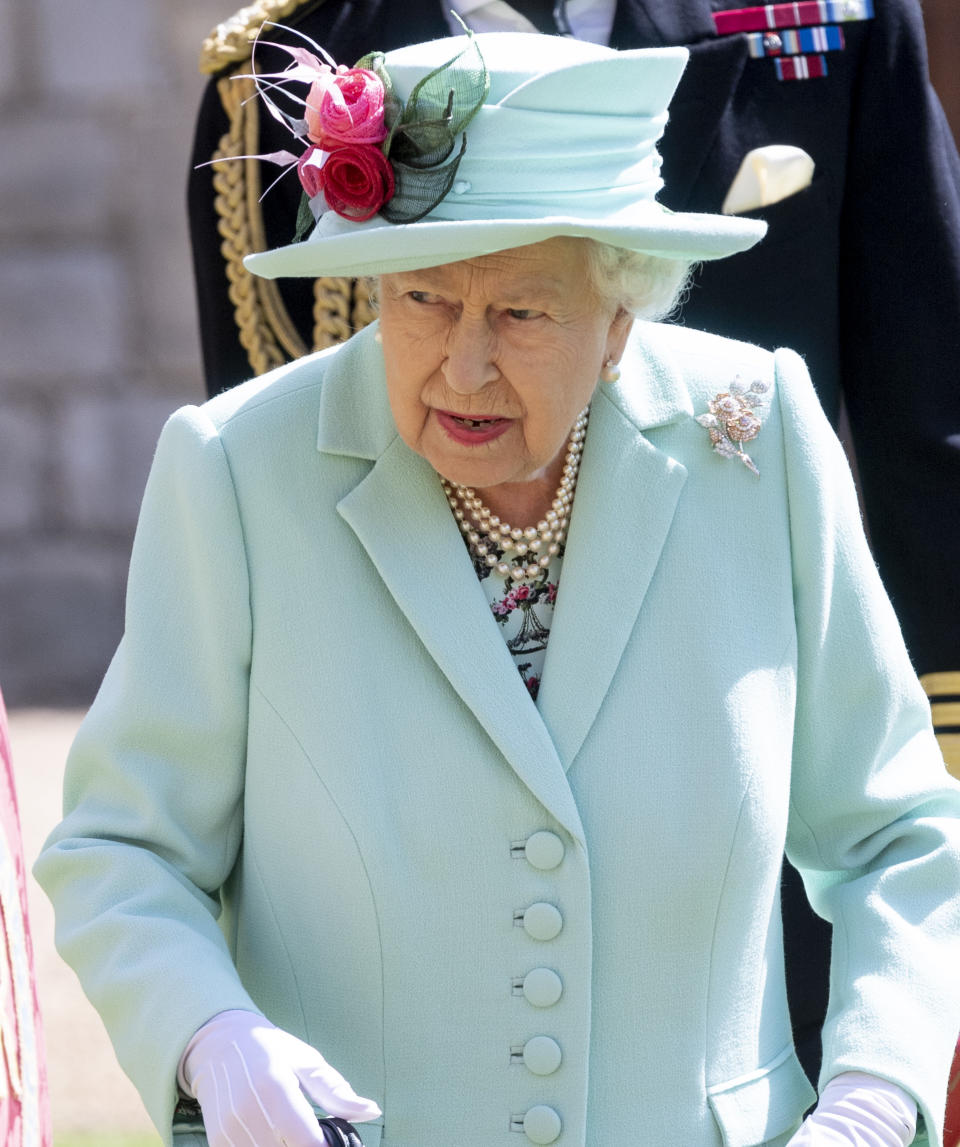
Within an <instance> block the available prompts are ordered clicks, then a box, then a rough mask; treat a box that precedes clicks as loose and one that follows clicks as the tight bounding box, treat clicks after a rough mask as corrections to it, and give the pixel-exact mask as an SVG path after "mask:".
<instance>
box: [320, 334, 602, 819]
mask: <svg viewBox="0 0 960 1147" xmlns="http://www.w3.org/2000/svg"><path fill="white" fill-rule="evenodd" d="M352 343H353V344H355V345H350V346H348V348H345V350H344V351H343V352H341V354H340V355H339V356H338V357H337V358H336V359H334V360H333V361H332V362H331V364H330V369H329V370H328V372H327V375H326V377H325V380H324V385H323V389H322V394H323V398H322V401H321V412H320V437H319V440H318V442H319V446H320V449H321V450H324V451H327V452H333V453H341V454H349V455H352V456H354V457H368V458H370V459H371V460H372V461H373V462H374V465H373V467H372V469H371V470H370V471H369V472H368V473H367V475H366V476H365V477H364V478H363V479H362V480H361V481H360V482H359V483H358V484H357V485H356V486H355V487H354V488H353V489H352V490H351V491H350V492H349V493H348V494H347V495H346V496H345V497H344V498H342V499H341V501H340V502H339V503H338V506H337V510H338V512H339V514H340V515H341V517H342V518H343V519H344V520H345V521H346V522H347V523H348V525H349V526H350V527H351V529H352V530H353V531H354V533H355V534H356V536H357V538H358V539H359V541H360V543H361V544H362V545H363V547H364V548H365V550H366V552H367V554H368V555H369V557H370V560H371V561H372V562H373V564H374V566H375V567H376V569H377V572H378V574H379V575H380V577H381V578H382V580H383V583H384V585H385V586H386V588H387V589H388V591H389V592H390V594H391V595H392V597H393V599H394V600H395V601H396V603H397V605H398V606H399V608H400V609H401V610H402V612H403V614H404V616H405V617H406V618H407V621H408V622H409V623H410V625H411V626H412V628H413V629H414V630H415V632H416V634H417V636H418V637H419V639H420V641H421V642H422V643H423V645H424V647H425V648H426V650H427V652H428V653H429V654H430V656H431V657H432V658H433V660H434V661H435V662H436V664H437V666H438V667H439V669H440V670H441V671H442V672H443V674H444V675H445V676H446V678H447V680H448V681H449V682H450V684H451V686H452V687H453V688H454V689H455V690H456V692H457V693H458V694H459V696H460V697H461V698H462V700H463V702H464V704H465V705H466V706H467V707H468V708H469V709H470V711H471V712H472V713H473V715H474V716H475V717H476V719H477V720H478V721H479V722H480V724H481V725H482V726H483V727H484V729H485V730H486V732H487V733H488V735H489V736H490V738H491V740H492V741H493V742H494V744H496V746H497V748H498V749H499V750H500V752H501V753H502V754H503V756H504V757H505V758H506V760H507V761H508V762H509V764H510V766H511V767H512V768H513V770H514V771H515V772H516V773H517V775H518V776H519V777H520V779H521V780H522V781H523V782H524V784H525V785H526V786H527V787H528V788H529V789H530V791H531V792H532V793H533V794H534V796H535V797H536V798H537V799H538V800H539V801H540V802H541V803H542V804H543V805H544V806H545V807H546V808H547V809H548V810H549V811H550V812H551V813H552V815H553V816H555V817H556V818H557V820H558V821H559V822H560V823H561V824H563V825H564V826H565V827H566V828H567V829H568V830H569V831H570V832H571V834H572V835H573V836H574V837H576V838H577V839H580V840H581V841H582V839H583V828H582V826H581V824H580V818H579V814H578V812H577V808H576V804H575V802H574V800H573V796H572V794H571V792H570V788H569V786H568V785H567V781H566V777H565V776H564V771H563V768H562V766H561V764H560V761H559V758H558V756H557V752H556V749H555V748H554V745H553V742H552V740H551V738H550V734H549V733H548V731H547V728H546V726H545V725H544V723H543V721H542V720H541V718H540V715H539V713H538V712H537V710H536V708H535V706H534V705H533V703H532V701H531V700H530V696H529V694H528V693H527V690H526V687H525V686H524V684H523V681H522V679H521V677H520V674H519V673H518V672H517V670H516V668H515V666H514V664H513V659H512V658H511V656H510V654H509V652H508V650H507V647H506V644H505V643H504V640H503V637H502V635H501V634H500V631H499V629H498V627H497V624H496V621H495V620H494V618H493V615H492V614H491V612H490V608H489V605H488V604H487V600H486V597H485V595H484V593H483V589H482V587H481V586H480V584H479V582H478V581H477V577H476V574H475V573H474V571H473V566H472V563H471V561H470V558H469V555H468V553H467V549H466V547H465V546H464V544H463V541H462V539H461V537H460V533H459V530H458V529H457V528H456V525H455V523H454V520H453V517H452V515H451V513H450V507H449V506H448V505H447V500H446V497H445V496H444V494H443V490H442V488H441V486H440V482H439V480H438V479H437V476H436V474H435V473H434V471H433V469H432V468H431V466H430V465H429V464H428V463H427V462H426V461H425V460H424V459H423V458H421V457H420V456H419V455H417V454H415V453H414V452H413V451H412V450H410V449H409V448H408V447H407V446H406V445H405V444H404V443H403V441H402V440H401V439H400V438H399V437H398V435H397V433H396V428H395V426H394V423H393V419H392V417H391V415H390V411H389V404H388V403H387V400H386V390H385V384H384V382H383V367H382V359H381V357H380V353H379V348H378V347H377V346H376V344H375V343H374V342H373V339H372V337H369V336H367V335H366V334H364V335H361V336H358V337H357V338H355V339H354V340H352Z"/></svg>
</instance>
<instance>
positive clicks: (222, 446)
mask: <svg viewBox="0 0 960 1147" xmlns="http://www.w3.org/2000/svg"><path fill="white" fill-rule="evenodd" d="M196 409H197V410H198V411H199V412H200V413H202V414H203V416H204V418H205V419H206V421H207V423H208V424H209V425H210V426H211V427H212V429H213V430H214V431H215V433H214V435H213V438H214V440H215V441H216V443H217V446H218V447H219V450H220V455H221V457H222V458H223V464H224V466H225V467H226V470H227V477H228V478H229V480H230V489H231V490H232V491H233V505H234V511H235V513H236V516H237V529H238V530H239V532H240V548H241V550H242V551H243V562H244V567H245V570H246V575H247V633H248V634H249V638H248V641H247V728H246V732H245V736H244V744H243V778H244V787H246V776H247V751H248V748H249V745H250V687H251V685H252V684H253V640H254V632H253V629H254V627H253V578H252V577H251V574H250V548H249V546H248V545H247V532H246V530H245V529H244V525H243V513H242V511H241V509H240V495H239V493H238V492H237V483H236V479H235V478H234V474H233V467H232V466H231V465H230V455H229V453H228V452H227V445H226V443H225V442H224V441H223V436H222V435H221V432H220V427H219V426H217V424H216V423H215V422H214V421H213V419H212V418H210V416H209V415H208V414H207V413H206V412H205V411H203V410H201V409H200V408H199V407H197V408H196ZM237 803H238V816H239V820H240V839H239V840H238V841H237V852H239V851H240V849H241V848H242V846H243V819H244V818H243V797H242V796H241V797H240V799H239V801H238V802H237ZM223 847H224V858H226V853H227V851H228V850H229V841H224V846H223ZM221 867H223V865H221Z"/></svg>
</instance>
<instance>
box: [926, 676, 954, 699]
mask: <svg viewBox="0 0 960 1147" xmlns="http://www.w3.org/2000/svg"><path fill="white" fill-rule="evenodd" d="M920 684H921V685H922V686H923V687H924V689H925V690H926V691H927V696H928V697H944V696H946V695H947V694H951V693H952V694H954V695H955V696H957V697H960V672H958V671H956V670H953V671H951V672H947V673H924V675H923V676H922V677H921V678H920Z"/></svg>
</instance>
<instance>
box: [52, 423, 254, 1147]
mask: <svg viewBox="0 0 960 1147" xmlns="http://www.w3.org/2000/svg"><path fill="white" fill-rule="evenodd" d="M250 642H251V623H250V607H249V593H248V584H247V564H246V557H245V552H244V541H243V531H242V526H241V522H240V517H239V513H238V506H237V503H236V499H235V497H234V491H233V485H232V481H231V476H230V472H229V467H228V463H227V460H226V457H225V455H224V451H223V448H222V444H221V442H220V439H219V438H218V436H217V434H216V432H215V430H214V428H213V426H212V425H211V423H210V421H209V420H208V419H207V417H206V415H205V414H204V413H203V412H202V411H200V410H197V409H196V408H185V409H184V410H182V411H180V412H178V413H177V414H176V415H174V416H173V417H172V418H171V420H170V421H169V422H168V423H167V426H166V427H165V429H164V431H163V434H162V436H161V439H160V443H159V446H158V449H157V454H156V458H155V460H154V464H153V467H152V470H151V474H150V478H149V480H148V483H147V488H146V493H145V496H144V503H143V508H142V511H141V517H140V523H139V525H138V529H137V536H136V540H135V543H134V549H133V555H132V559H131V567H130V579H129V585H128V598H127V618H126V629H125V633H124V637H123V640H122V642H121V644H120V647H119V649H118V651H117V653H116V655H115V657H114V659H113V662H112V663H111V665H110V668H109V670H108V672H107V675H106V677H105V679H104V682H103V685H102V687H101V689H100V692H99V694H98V696H97V698H96V700H95V702H94V704H93V706H92V708H91V710H90V712H89V714H88V716H87V717H86V719H85V721H84V722H83V725H82V727H81V729H80V731H79V733H78V735H77V738H76V741H75V743H74V746H73V748H72V750H71V753H70V757H69V760H68V763H67V774H66V782H65V792H64V813H65V816H64V820H63V821H62V823H61V824H60V825H59V827H58V828H57V829H55V830H54V832H53V834H52V835H51V837H50V839H49V840H48V841H47V843H46V845H45V847H44V850H43V852H42V853H41V856H40V858H39V860H38V861H37V864H36V868H35V873H36V876H37V878H38V880H39V881H40V883H41V884H42V885H43V887H44V889H45V890H46V892H47V894H48V895H49V896H50V898H51V900H52V901H53V904H54V907H55V909H56V916H57V929H56V940H57V947H58V949H59V951H60V952H61V954H62V955H63V957H64V959H65V960H66V961H67V962H68V963H69V964H70V965H72V967H73V968H74V970H75V971H76V973H77V975H78V976H79V978H80V981H81V983H82V985H83V988H84V990H85V992H86V994H87V996H88V997H89V999H90V1001H91V1002H92V1003H93V1005H94V1007H95V1008H96V1009H97V1011H98V1012H99V1013H100V1015H101V1016H102V1018H103V1020H104V1023H105V1024H106V1027H107V1029H108V1031H109V1033H110V1036H111V1039H112V1040H113V1044H114V1047H115V1049H116V1052H117V1056H118V1059H119V1061H120V1063H121V1065H122V1067H123V1068H124V1070H125V1071H126V1072H127V1074H128V1075H129V1076H130V1078H131V1079H132V1080H133V1082H134V1084H135V1085H136V1086H137V1088H138V1089H139V1091H140V1094H141V1095H142V1097H143V1099H144V1102H145V1104H146V1107H147V1110H148V1111H149V1113H150V1116H151V1118H152V1119H153V1120H154V1122H155V1123H156V1125H157V1127H158V1129H159V1130H160V1133H161V1135H163V1136H164V1137H165V1142H167V1143H169V1142H170V1141H171V1140H170V1135H171V1131H170V1128H171V1121H172V1116H173V1109H174V1105H175V1102H176V1098H177V1096H176V1068H177V1064H178V1061H179V1058H180V1055H181V1054H182V1052H183V1049H184V1048H185V1046H186V1044H187V1042H188V1041H189V1039H190V1037H191V1035H192V1034H193V1032H194V1031H195V1030H196V1029H197V1028H198V1027H199V1026H200V1025H201V1024H202V1023H204V1022H205V1021H206V1020H207V1019H208V1018H210V1017H211V1016H213V1015H215V1014H216V1013H217V1012H220V1011H223V1010H225V1009H228V1008H246V1009H249V1010H257V1009H256V1006H255V1005H254V1003H253V1001H252V1000H251V999H250V997H249V996H248V995H247V993H246V991H245V990H244V989H243V987H242V985H241V983H240V980H239V977H238V976H237V973H236V971H235V969H234V966H233V962H232V960H231V955H230V952H229V949H228V945H227V943H226V941H225V939H224V935H223V934H222V933H221V931H220V929H219V927H218V924H217V918H218V915H219V910H220V902H219V889H220V888H221V886H222V885H223V883H224V881H225V880H226V879H227V877H228V875H229V874H230V872H231V870H232V868H233V865H234V862H235V859H236V856H237V851H238V847H239V841H240V835H241V827H242V803H241V802H242V792H243V778H244V756H245V736H246V714H247V684H248V674H249V659H250Z"/></svg>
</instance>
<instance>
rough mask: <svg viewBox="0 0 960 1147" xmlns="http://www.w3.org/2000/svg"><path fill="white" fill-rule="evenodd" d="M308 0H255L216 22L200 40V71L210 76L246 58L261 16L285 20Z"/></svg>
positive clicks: (242, 61)
mask: <svg viewBox="0 0 960 1147" xmlns="http://www.w3.org/2000/svg"><path fill="white" fill-rule="evenodd" d="M307 2H308V0H256V3H254V4H248V5H247V6H246V7H245V8H241V9H240V11H239V12H236V13H234V15H233V16H231V17H230V18H229V20H224V22H223V23H222V24H218V25H217V26H216V28H214V29H213V31H212V32H211V33H210V35H209V36H208V37H207V38H206V39H205V40H204V41H203V47H202V48H201V50H200V71H201V72H202V73H203V74H204V75H205V76H212V75H213V74H214V73H215V72H219V71H220V70H221V69H222V68H226V67H228V66H229V65H230V64H242V63H244V61H246V60H249V59H250V52H251V50H252V44H253V41H254V40H255V39H256V36H257V32H258V31H259V29H260V25H261V24H262V23H263V22H264V20H274V21H279V20H285V19H286V18H287V17H288V16H292V15H293V13H294V12H296V10H297V9H298V8H302V7H303V6H304V4H305V3H307Z"/></svg>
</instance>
